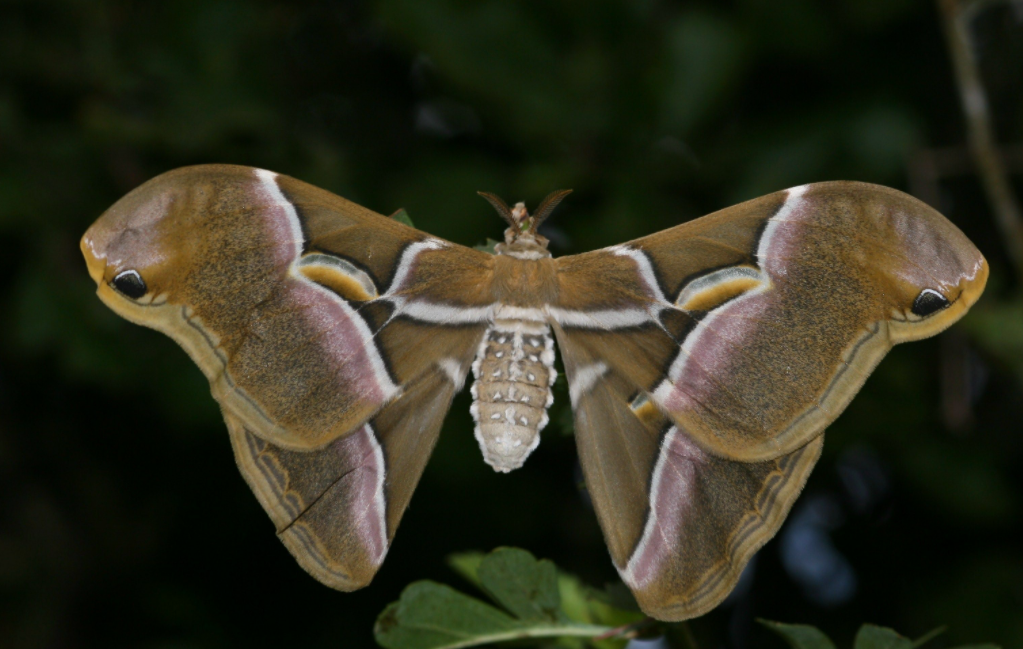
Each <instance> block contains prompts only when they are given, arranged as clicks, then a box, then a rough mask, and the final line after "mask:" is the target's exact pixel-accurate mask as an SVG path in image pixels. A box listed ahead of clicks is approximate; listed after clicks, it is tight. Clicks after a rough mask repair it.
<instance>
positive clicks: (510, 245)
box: [494, 228, 551, 260]
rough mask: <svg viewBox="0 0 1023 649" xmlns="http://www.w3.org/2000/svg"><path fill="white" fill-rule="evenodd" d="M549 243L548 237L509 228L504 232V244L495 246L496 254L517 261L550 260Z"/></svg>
mask: <svg viewBox="0 0 1023 649" xmlns="http://www.w3.org/2000/svg"><path fill="white" fill-rule="evenodd" d="M547 243H548V241H547V237H544V236H541V235H539V234H536V233H535V232H530V231H528V230H527V231H525V232H523V231H521V230H517V229H516V228H508V229H506V230H505V231H504V243H499V244H497V245H496V246H494V252H495V253H496V254H498V255H507V256H508V257H514V258H516V259H526V260H529V259H550V258H551V253H550V251H549V250H547Z"/></svg>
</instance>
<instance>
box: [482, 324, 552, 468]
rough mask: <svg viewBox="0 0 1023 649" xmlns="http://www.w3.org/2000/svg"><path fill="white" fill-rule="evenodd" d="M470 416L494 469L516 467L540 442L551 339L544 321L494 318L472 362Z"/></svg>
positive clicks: (548, 395) (549, 378)
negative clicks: (473, 380) (472, 380)
mask: <svg viewBox="0 0 1023 649" xmlns="http://www.w3.org/2000/svg"><path fill="white" fill-rule="evenodd" d="M472 372H473V376H474V377H475V378H476V380H475V382H474V383H473V385H472V390H471V392H472V399H473V402H472V408H471V412H472V416H473V419H474V420H475V421H476V440H477V441H478V442H479V444H480V449H481V450H482V451H483V459H484V460H486V462H487V464H489V465H490V466H492V467H494V470H495V471H501V472H502V473H506V472H508V471H511V470H512V469H517V468H519V467H520V466H522V463H523V462H525V461H526V458H527V457H528V456H529V454H530V453H531V452H532V451H533V449H535V448H536V446H537V444H539V443H540V431H541V430H543V427H544V426H546V425H547V408H548V407H550V405H551V402H552V401H553V400H554V395H553V394H552V393H551V385H552V384H553V383H554V379H555V378H556V377H557V372H556V371H555V370H554V339H553V338H552V337H551V331H550V329H549V328H548V327H547V325H546V324H543V323H538V322H531V321H518V320H498V321H496V322H495V323H494V325H493V326H492V327H491V328H490V329H489V330H488V331H487V334H486V336H484V338H483V342H481V343H480V348H479V352H477V354H476V361H475V362H474V363H473V365H472Z"/></svg>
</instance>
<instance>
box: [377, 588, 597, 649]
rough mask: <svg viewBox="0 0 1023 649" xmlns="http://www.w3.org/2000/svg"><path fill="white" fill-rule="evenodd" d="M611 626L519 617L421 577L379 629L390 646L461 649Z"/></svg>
mask: <svg viewBox="0 0 1023 649" xmlns="http://www.w3.org/2000/svg"><path fill="white" fill-rule="evenodd" d="M609 630H610V629H609V628H608V627H605V626H594V625H589V624H575V623H571V622H569V623H550V622H545V621H526V620H517V619H515V618H513V617H511V616H510V615H508V614H507V613H505V612H503V611H501V610H498V609H497V608H495V607H493V606H491V605H489V604H486V603H484V602H481V601H479V600H478V599H475V598H473V597H469V596H468V595H464V594H462V593H460V592H458V591H456V590H454V589H453V588H450V587H448V586H445V585H443V584H438V583H434V582H432V581H417V582H415V583H413V584H412V585H410V586H409V587H408V588H406V589H405V590H404V592H402V594H401V598H400V599H399V600H398V601H397V602H394V603H392V604H390V605H389V606H388V607H387V608H385V609H384V611H383V613H381V614H380V617H378V618H377V622H376V626H375V627H374V629H373V634H374V636H375V637H376V641H377V643H378V644H380V646H382V647H385V648H386V649H460V648H461V647H475V646H478V645H484V644H490V643H493V642H504V641H507V640H522V639H527V638H560V637H568V636H575V637H584V638H592V637H594V636H597V635H600V634H603V633H606V632H607V631H609Z"/></svg>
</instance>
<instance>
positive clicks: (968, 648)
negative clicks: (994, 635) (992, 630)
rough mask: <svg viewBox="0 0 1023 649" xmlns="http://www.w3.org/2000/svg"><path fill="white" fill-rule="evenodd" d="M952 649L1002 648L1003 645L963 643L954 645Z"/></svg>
mask: <svg viewBox="0 0 1023 649" xmlns="http://www.w3.org/2000/svg"><path fill="white" fill-rule="evenodd" d="M951 649H1002V646H1001V645H997V644H989V643H988V644H961V645H959V646H958V647H952V648H951Z"/></svg>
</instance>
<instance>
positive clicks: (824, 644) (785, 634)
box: [757, 620, 859, 649]
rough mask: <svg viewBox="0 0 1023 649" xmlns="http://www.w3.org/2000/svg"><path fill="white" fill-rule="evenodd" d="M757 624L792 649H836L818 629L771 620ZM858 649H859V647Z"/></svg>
mask: <svg viewBox="0 0 1023 649" xmlns="http://www.w3.org/2000/svg"><path fill="white" fill-rule="evenodd" d="M757 622H760V623H761V624H763V625H764V626H766V627H767V628H768V629H770V630H772V631H774V632H775V633H777V634H778V635H780V636H781V637H782V638H784V639H785V641H786V642H788V643H789V646H790V647H792V649H835V645H834V643H833V642H831V640H830V639H829V638H828V636H826V635H824V633H822V632H821V631H820V629H818V628H816V627H812V626H808V625H806V624H783V623H781V622H771V621H770V620H757ZM857 649H859V647H858V646H857Z"/></svg>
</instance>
